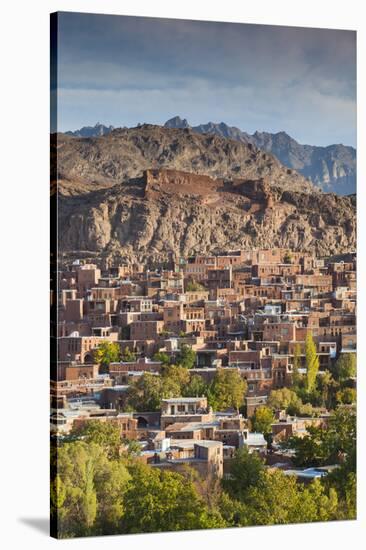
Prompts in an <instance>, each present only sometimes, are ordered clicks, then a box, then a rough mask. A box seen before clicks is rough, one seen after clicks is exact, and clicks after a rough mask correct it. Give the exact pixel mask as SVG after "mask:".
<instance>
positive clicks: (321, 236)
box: [59, 144, 356, 264]
mask: <svg viewBox="0 0 366 550" xmlns="http://www.w3.org/2000/svg"><path fill="white" fill-rule="evenodd" d="M156 147H157V148H159V147H160V145H159V144H156ZM77 158H78V159H79V158H80V157H79V156H77ZM78 162H79V161H78ZM182 162H183V161H182ZM78 166H79V165H78ZM81 166H82V167H84V166H85V165H84V164H82V165H81ZM84 169H86V168H84ZM79 170H80V168H79ZM89 170H92V168H91V167H89ZM93 170H95V167H94V168H93ZM133 170H135V167H133ZM93 173H94V172H93ZM355 224H356V220H355V202H354V198H352V197H340V196H337V195H334V194H322V193H308V192H306V191H304V190H296V191H294V190H293V189H290V188H289V187H288V186H282V185H281V184H280V185H276V184H275V183H273V182H271V179H270V178H268V177H259V178H258V177H257V178H252V179H248V178H241V177H238V178H226V177H224V178H212V177H210V176H207V175H205V176H204V175H199V174H190V173H187V172H182V171H178V170H164V169H160V170H159V169H156V168H152V169H151V170H148V171H147V172H145V173H144V174H143V175H142V176H140V177H136V178H132V179H125V180H124V182H123V183H118V184H115V185H114V186H113V187H110V188H108V189H99V190H97V191H92V192H88V193H84V194H78V195H71V194H67V195H65V194H61V195H60V196H59V229H60V242H59V247H60V251H61V252H64V253H70V254H71V253H77V254H79V253H84V254H86V255H88V254H89V255H93V254H98V255H102V256H105V257H114V258H123V259H128V260H131V261H140V262H143V263H147V264H153V263H155V262H162V261H165V260H168V259H169V258H171V257H172V255H173V256H176V257H177V256H188V255H190V254H193V253H213V252H220V251H224V250H228V249H237V248H244V249H245V248H253V247H268V248H272V247H289V248H292V249H296V250H307V251H314V252H316V253H317V254H319V255H329V254H335V253H341V252H347V251H350V250H354V249H355V244H356V227H355Z"/></svg>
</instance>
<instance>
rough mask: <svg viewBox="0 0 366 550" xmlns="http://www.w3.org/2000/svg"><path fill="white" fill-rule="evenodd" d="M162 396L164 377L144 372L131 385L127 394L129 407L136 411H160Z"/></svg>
mask: <svg viewBox="0 0 366 550" xmlns="http://www.w3.org/2000/svg"><path fill="white" fill-rule="evenodd" d="M162 395H163V384H162V377H160V376H156V375H154V374H151V373H150V372H144V374H143V375H142V376H139V377H138V379H137V380H134V381H133V382H132V383H131V384H130V386H129V388H128V393H127V406H129V407H131V408H132V410H134V411H152V412H153V411H158V410H159V409H160V404H161V400H162Z"/></svg>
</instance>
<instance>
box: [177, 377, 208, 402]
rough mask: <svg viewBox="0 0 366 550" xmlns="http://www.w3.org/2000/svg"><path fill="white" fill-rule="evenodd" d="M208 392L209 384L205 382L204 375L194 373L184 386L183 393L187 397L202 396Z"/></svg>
mask: <svg viewBox="0 0 366 550" xmlns="http://www.w3.org/2000/svg"><path fill="white" fill-rule="evenodd" d="M207 394H208V386H207V384H206V383H205V382H204V380H203V378H202V376H200V375H199V374H194V375H193V376H192V377H191V379H190V381H189V384H188V385H187V386H184V387H183V388H182V395H183V396H185V397H201V396H203V395H204V396H206V397H207Z"/></svg>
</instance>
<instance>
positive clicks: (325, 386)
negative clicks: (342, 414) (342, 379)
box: [316, 370, 339, 409]
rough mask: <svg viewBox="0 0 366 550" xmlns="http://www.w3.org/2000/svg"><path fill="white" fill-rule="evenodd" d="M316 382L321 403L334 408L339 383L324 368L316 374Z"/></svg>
mask: <svg viewBox="0 0 366 550" xmlns="http://www.w3.org/2000/svg"><path fill="white" fill-rule="evenodd" d="M316 384H317V390H318V391H319V394H320V397H321V405H322V406H323V407H326V408H327V409H332V408H334V407H335V405H336V394H337V390H338V389H339V383H338V382H337V381H336V380H334V378H333V376H332V373H331V372H330V371H329V370H326V371H325V372H323V373H322V374H318V376H317V379H316Z"/></svg>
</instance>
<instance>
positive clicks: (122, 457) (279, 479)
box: [51, 407, 356, 538]
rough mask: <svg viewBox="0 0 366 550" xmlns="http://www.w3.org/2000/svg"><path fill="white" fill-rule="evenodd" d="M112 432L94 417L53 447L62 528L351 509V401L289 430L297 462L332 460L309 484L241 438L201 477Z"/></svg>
mask: <svg viewBox="0 0 366 550" xmlns="http://www.w3.org/2000/svg"><path fill="white" fill-rule="evenodd" d="M118 434H119V432H118V428H117V427H116V426H113V425H110V424H109V425H107V424H101V423H99V422H92V423H88V424H86V425H85V426H84V427H82V428H80V429H79V431H78V432H74V433H73V434H72V436H71V437H70V438H69V440H68V441H65V442H64V443H62V444H61V446H60V447H59V448H57V449H53V453H52V460H53V471H54V477H53V479H52V480H51V515H52V519H53V521H57V524H58V530H59V536H60V537H63V538H67V537H75V536H88V535H101V534H116V533H121V534H122V533H146V532H152V531H172V530H174V531H175V530H183V529H206V528H218V527H234V526H249V525H274V524H286V523H297V522H314V521H330V520H336V519H353V518H355V516H356V416H355V411H354V410H353V409H352V408H350V407H339V408H338V409H337V410H336V411H335V413H334V415H333V416H332V417H331V419H330V421H329V426H328V427H327V428H326V427H323V428H308V435H307V436H305V437H304V438H292V440H290V443H289V446H290V447H291V448H293V449H294V450H295V451H296V460H297V462H298V464H302V465H312V466H314V465H316V464H338V467H337V468H336V469H335V470H334V471H333V472H332V473H331V474H329V475H328V476H326V477H325V478H324V481H320V480H315V481H313V482H311V483H309V484H307V485H304V484H302V483H298V482H297V481H296V478H295V477H294V476H288V475H285V474H284V473H283V472H281V471H279V470H276V469H271V468H266V467H265V466H264V463H263V461H262V459H261V458H260V457H259V456H258V455H256V454H250V453H248V451H247V450H246V449H244V448H240V449H238V450H237V451H236V454H235V457H234V458H233V459H232V463H231V468H230V475H229V476H228V477H227V478H225V479H223V480H222V481H220V480H218V479H214V478H210V476H209V477H208V478H206V479H202V478H200V477H199V475H198V474H197V473H196V472H195V471H193V470H192V469H191V468H188V467H187V469H186V471H185V472H183V473H176V472H169V471H165V470H161V469H159V468H154V467H152V466H148V465H144V464H143V463H141V462H140V461H139V460H138V450H137V449H135V448H134V446H128V447H127V451H124V452H116V445H117V443H118V437H119V435H118ZM75 437H77V438H78V439H76V440H75ZM56 456H57V463H56Z"/></svg>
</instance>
